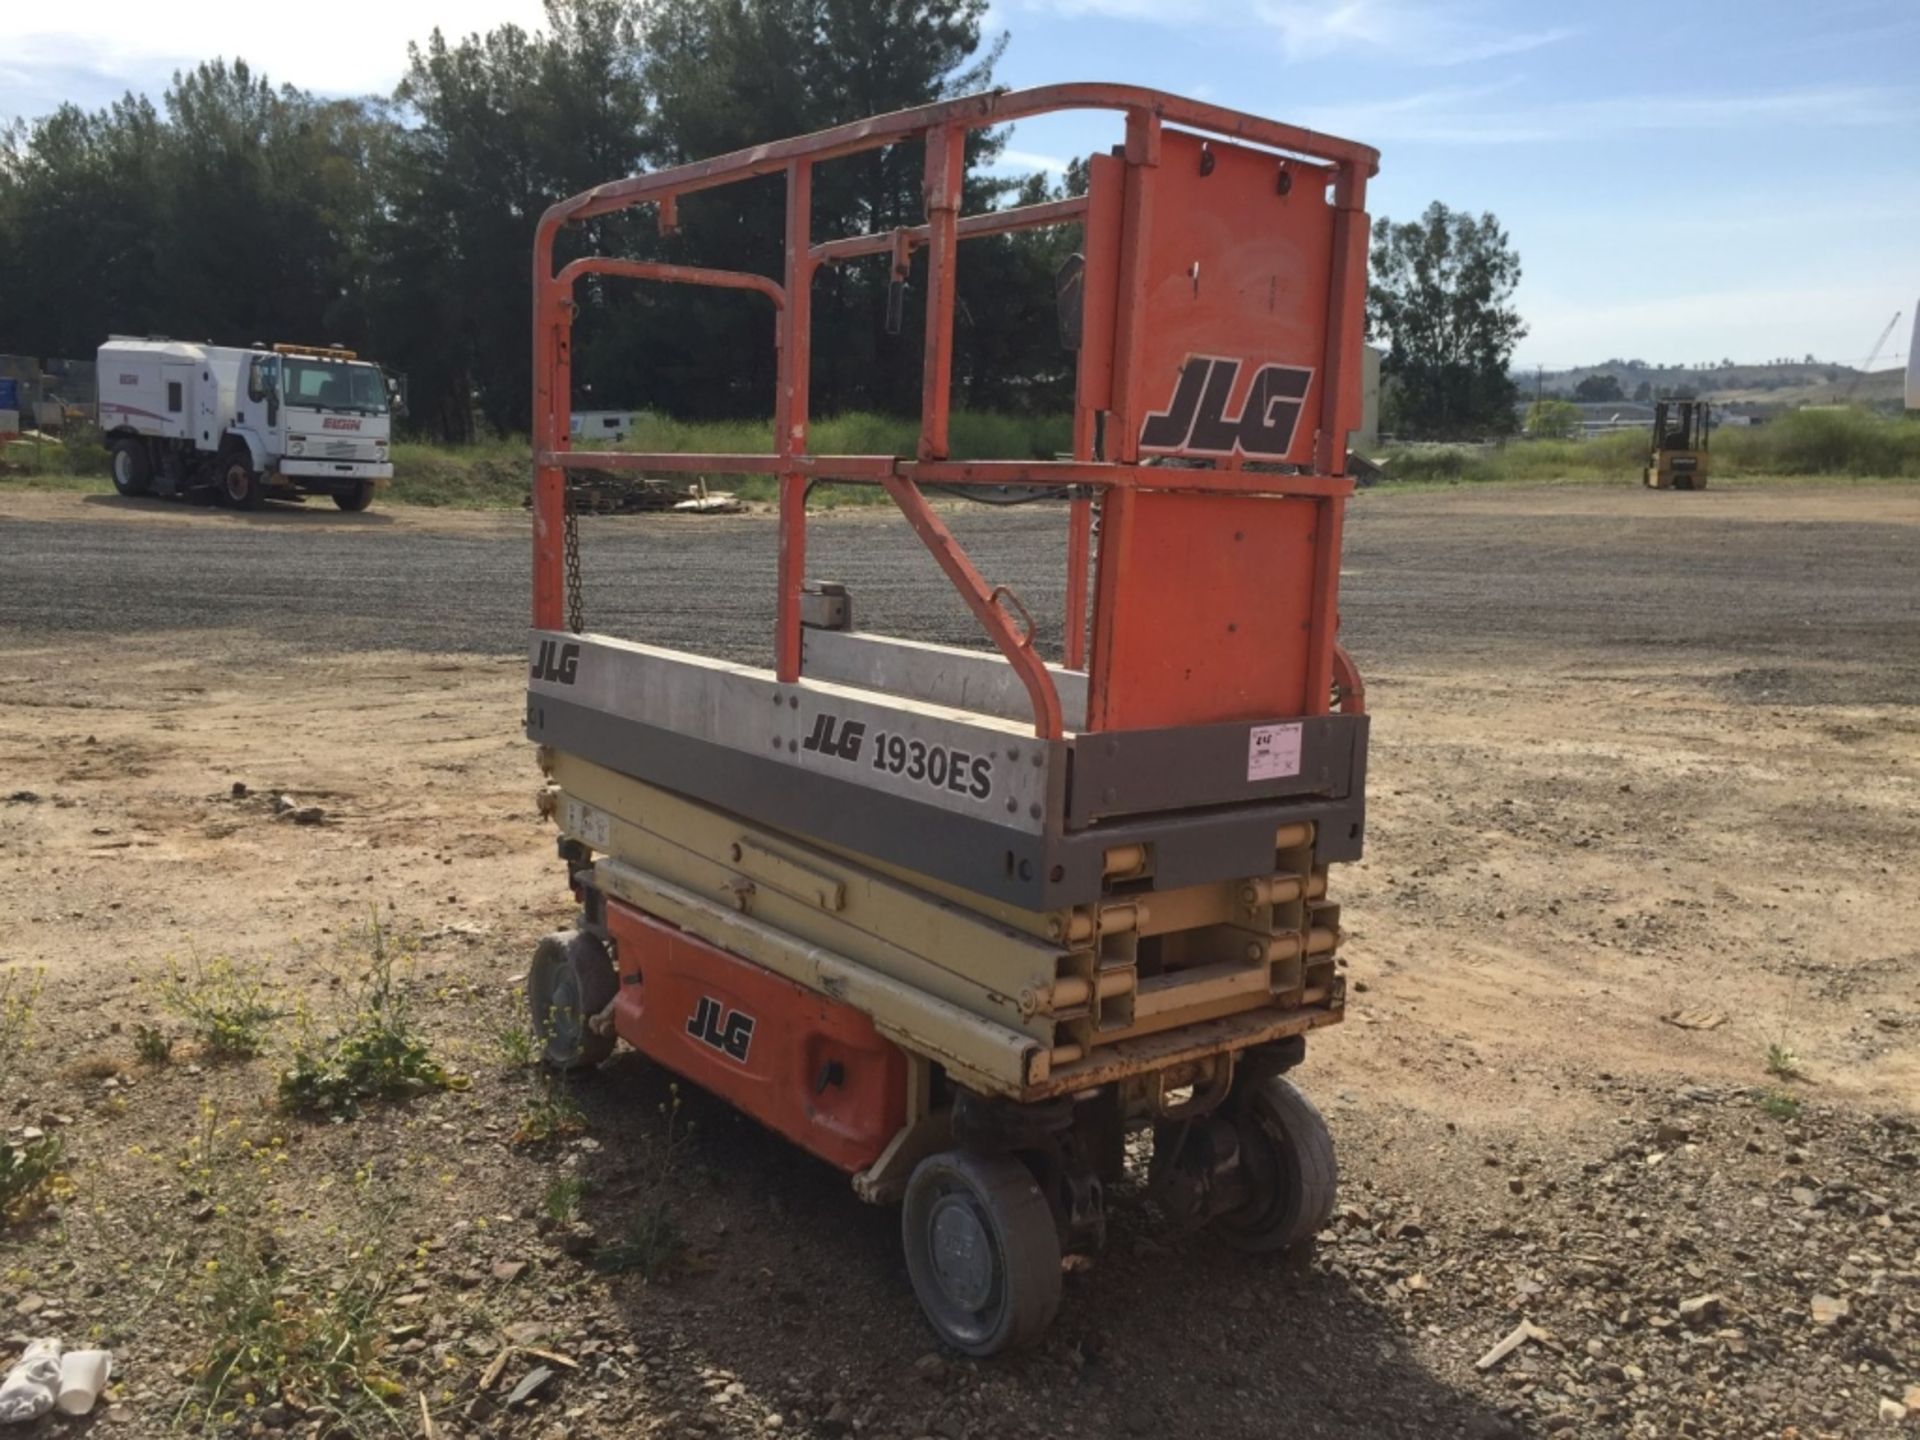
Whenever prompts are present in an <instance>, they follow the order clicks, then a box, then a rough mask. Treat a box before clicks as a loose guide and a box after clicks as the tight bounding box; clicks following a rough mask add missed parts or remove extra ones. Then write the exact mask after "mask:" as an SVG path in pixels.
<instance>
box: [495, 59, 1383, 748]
mask: <svg viewBox="0 0 1920 1440" xmlns="http://www.w3.org/2000/svg"><path fill="white" fill-rule="evenodd" d="M1068 109H1102V110H1111V111H1119V112H1122V113H1123V114H1124V115H1125V117H1126V149H1125V153H1126V156H1127V158H1128V160H1129V161H1131V162H1132V163H1136V164H1153V163H1156V161H1157V153H1158V148H1159V137H1160V129H1161V125H1162V124H1163V122H1167V121H1171V122H1173V123H1175V124H1179V125H1183V126H1187V127H1190V128H1192V129H1195V130H1199V131H1206V132H1210V133H1212V134H1216V135H1220V136H1224V137H1229V138H1232V139H1235V140H1238V141H1242V142H1247V143H1251V144H1256V145H1261V146H1265V147H1268V148H1271V149H1274V150H1277V151H1282V152H1289V153H1293V154H1299V155H1303V156H1309V157H1312V158H1314V159H1315V160H1317V161H1321V162H1331V164H1332V166H1333V173H1334V176H1335V179H1334V182H1333V189H1334V192H1335V193H1334V203H1335V209H1336V215H1335V226H1336V229H1335V245H1334V249H1333V264H1334V273H1333V275H1332V277H1331V283H1330V286H1329V302H1328V303H1329V316H1328V326H1327V342H1326V352H1325V354H1324V355H1323V357H1322V360H1323V365H1324V373H1325V375H1326V381H1325V383H1324V384H1323V386H1322V407H1323V415H1322V417H1321V423H1320V431H1319V434H1320V439H1319V442H1318V443H1317V444H1316V447H1315V456H1314V469H1315V471H1316V472H1317V473H1314V474H1310V475H1298V474H1280V473H1272V472H1263V471H1255V470H1246V469H1242V468H1240V467H1239V465H1238V463H1237V459H1236V460H1230V461H1229V462H1227V463H1226V464H1225V465H1223V466H1222V468H1219V469H1213V470H1200V469H1189V468H1183V467H1160V466H1151V465H1142V464H1140V463H1138V462H1139V458H1140V457H1139V454H1138V449H1137V443H1136V441H1135V439H1134V437H1132V436H1127V435H1123V436H1121V437H1119V440H1118V443H1117V444H1116V445H1115V446H1114V447H1113V448H1114V449H1115V451H1116V454H1115V456H1114V457H1113V458H1111V459H1108V458H1105V457H1101V458H1098V459H1096V457H1095V453H1094V442H1093V425H1092V423H1091V417H1090V416H1087V415H1085V414H1083V413H1080V412H1079V411H1078V410H1077V411H1076V417H1075V426H1074V459H1073V460H1072V461H1004V460H999V461H982V460H965V461H955V460H952V459H951V458H950V455H949V428H948V427H949V402H950V392H951V377H952V361H953V324H954V281H955V275H956V273H957V266H956V260H957V250H958V246H959V243H960V242H961V241H962V240H966V239H973V238H979V237H982V236H988V235H1003V234H1010V233H1014V232H1017V231H1021V230H1028V229H1035V228H1040V227H1045V226H1053V225H1061V224H1070V223H1074V222H1076V221H1080V220H1082V219H1083V218H1084V217H1085V216H1086V214H1087V211H1088V201H1087V200H1086V199H1085V198H1083V197H1074V198H1070V199H1066V200H1059V201H1049V202H1046V203H1043V204H1037V205H1030V206H1022V207H1017V208H1014V209H1009V210H1004V211H992V212H987V213H985V214H980V215H970V216H962V215H960V213H959V210H960V197H961V192H962V186H963V181H964V176H965V142H966V137H967V135H968V133H969V132H971V131H974V130H978V129H983V128H988V127H991V126H995V125H1002V124H1006V123H1009V122H1011V121H1014V120H1019V119H1026V118H1031V117H1033V116H1037V115H1042V114H1048V113H1052V112H1056V111H1061V110H1068ZM912 139H920V140H922V141H924V143H925V148H926V159H925V170H924V194H925V201H926V212H927V220H926V223H925V224H922V225H918V226H911V227H902V228H899V229H895V230H891V231H887V232H882V233H877V234H871V235H857V236H849V237H844V238H839V239H831V240H824V241H820V242H818V243H816V242H815V241H814V239H813V237H812V235H811V233H810V219H811V209H812V185H813V167H814V165H816V164H818V163H820V162H823V161H826V160H832V159H837V158H841V157H844V156H847V155H852V154H857V153H859V152H861V151H865V150H872V149H877V148H881V147H884V146H888V145H893V144H897V143H900V142H901V141H905V140H912ZM1377 166H1378V155H1377V153H1376V152H1375V151H1373V150H1372V149H1370V148H1369V147H1367V146H1364V145H1358V144H1354V143H1353V142H1350V141H1345V140H1338V139H1335V138H1333V137H1330V136H1325V135H1320V134H1317V133H1315V132H1313V131H1311V130H1306V129H1303V128H1300V127H1298V126H1292V125H1286V124H1282V123H1280V122H1277V121H1272V120H1265V119H1261V118H1260V117H1257V116H1252V115H1246V114H1242V113H1240V112H1237V111H1232V110H1228V109H1224V108H1222V107H1220V106H1215V105H1208V104H1204V103H1201V102H1198V101H1193V100H1186V99H1182V98H1180V97H1177V96H1172V95H1167V94H1163V93H1161V92H1158V91H1153V90H1147V89H1143V88H1141V87H1137V86H1126V85H1108V84H1068V85H1055V86H1047V87H1042V88H1039V89H1034V90H1027V91H1016V92H1002V93H999V94H989V95H978V96H970V97H966V98H964V99H958V100H952V101H946V102H942V103H939V104H935V105H928V106H922V107H919V108H917V109H912V110H903V111H898V112H896V113H894V114H891V115H883V116H877V117H874V118H872V119H868V120H862V121H858V122H855V123H853V124H850V125H842V126H838V127H835V128H833V129H830V130H824V131H820V132H818V133H817V134H813V135H807V136H801V137H798V138H795V139H791V140H784V141H780V142H776V143H773V144H767V145H760V146H754V147H752V148H750V149H746V150H740V151H735V152H733V153H732V154H729V155H722V156H719V157H716V158H714V159H710V160H703V161H699V162H696V163H693V164H688V165H681V166H675V167H672V168H669V169H665V170H660V171H656V172H653V173H651V174H647V175H639V176H634V177H632V178H629V179H625V180H618V181H614V182H611V183H609V184H606V185H601V186H598V187H596V188H594V189H592V190H589V191H586V192H584V193H582V194H580V195H576V196H574V197H573V198H572V199H569V200H565V201H562V202H560V203H559V204H556V205H554V206H553V207H552V208H550V209H549V210H548V211H547V212H546V213H545V214H544V215H543V216H542V217H541V220H540V224H539V227H538V230H537V232H536V237H535V245H534V299H533V306H534V353H533V371H534V415H533V428H534V466H535V472H534V493H533V510H534V585H533V623H534V625H535V627H536V628H539V629H548V630H552V629H559V628H561V626H562V624H563V616H564V614H565V613H566V588H565V587H566V575H565V562H564V554H563V549H564V547H563V544H562V532H563V523H562V522H563V517H564V514H565V487H566V479H565V476H566V472H567V471H569V470H587V469H592V470H616V471H617V470H637V471H647V472H656V473H700V474H713V475H719V474H737V475H748V474H768V475H774V476H777V477H778V480H779V527H780V541H779V565H778V579H777V585H778V597H777V606H776V621H775V627H776V628H775V644H774V657H775V671H776V673H777V676H778V678H779V679H780V681H781V682H782V683H786V684H791V683H794V682H795V681H797V680H798V679H799V676H800V664H801V628H800V614H801V606H800V597H801V591H802V588H803V586H804V584H805V579H806V514H805V500H806V491H807V488H808V486H809V484H810V483H811V482H813V481H815V480H820V479H830V480H838V481H848V482H855V483H869V484H878V485H881V486H882V487H884V488H885V489H886V491H887V493H888V495H889V496H890V497H891V498H892V500H893V502H894V503H895V505H896V506H897V507H898V508H899V509H900V511H901V513H902V514H903V515H904V516H905V518H906V519H907V521H908V523H909V525H910V526H911V527H912V529H913V530H914V533H915V534H916V536H918V538H919V539H920V541H921V543H922V544H924V545H925V546H926V548H927V550H928V552H929V553H930V554H931V555H932V557H933V558H934V560H935V562H936V563H937V564H939V566H940V568H941V569H942V571H943V572H944V573H945V574H946V575H947V576H948V578H949V579H950V580H951V581H952V583H953V585H954V587H955V589H956V590H957V591H958V592H959V594H960V596H961V598H962V600H963V601H964V602H965V603H966V605H967V607H968V609H969V610H970V611H971V612H972V613H973V615H974V617H975V618H976V619H977V620H978V621H979V623H980V625H981V627H982V629H983V630H984V631H985V632H986V635H987V637H988V638H989V639H990V640H991V641H992V643H993V645H994V647H995V649H996V650H998V651H999V653H1000V654H1001V655H1002V656H1003V657H1004V658H1005V660H1006V661H1007V663H1008V664H1009V665H1010V666H1011V667H1012V668H1013V670H1014V672H1015V673H1016V674H1017V675H1018V676H1019V678H1020V680H1021V682H1022V684H1023V685H1024V686H1025V688H1026V690H1027V692H1028V696H1029V698H1030V700H1031V702H1032V706H1033V720H1034V732H1035V734H1036V735H1037V736H1039V737H1041V738H1043V739H1058V738H1059V737H1060V735H1061V733H1062V715H1061V705H1060V697H1059V694H1058V692H1057V690H1056V688H1055V686H1054V683H1053V679H1052V677H1051V675H1050V674H1049V673H1048V671H1047V667H1046V665H1045V663H1044V661H1043V660H1042V658H1041V656H1040V655H1039V653H1038V652H1037V651H1036V649H1035V643H1034V626H1033V623H1032V620H1031V617H1029V616H1028V615H1027V614H1026V613H1025V610H1024V607H1022V606H1020V605H1019V602H1018V601H1017V599H1016V598H1015V597H1013V595H1012V593H1011V592H1010V591H1009V590H1008V589H1007V588H1006V587H1004V586H996V585H993V584H992V583H991V582H989V581H988V580H987V579H986V578H985V577H984V576H982V575H981V574H980V572H979V571H978V569H977V568H976V567H975V566H974V565H973V563H972V561H971V560H970V559H969V558H968V557H967V555H966V553H965V551H964V549H963V548H962V547H961V545H960V544H959V542H958V541H957V540H956V539H955V538H954V536H953V534H952V532H951V531H950V530H949V529H948V528H947V527H946V525H945V524H944V523H943V522H942V521H941V519H940V517H939V515H938V514H937V513H936V512H935V511H934V510H933V508H932V507H931V506H930V505H929V504H928V503H927V499H926V496H925V494H924V493H923V492H922V490H921V486H922V485H923V484H937V485H941V486H1004V485H1040V486H1068V487H1073V488H1074V489H1075V491H1076V494H1075V498H1074V500H1073V502H1072V504H1071V507H1070V510H1069V528H1068V545H1067V569H1068V577H1067V579H1068V585H1067V590H1068V594H1067V614H1066V660H1067V664H1068V665H1069V666H1070V667H1073V668H1079V667H1081V666H1082V665H1084V663H1085V658H1086V655H1085V634H1086V604H1087V575H1088V556H1089V553H1090V532H1091V523H1092V508H1091V504H1090V503H1089V500H1088V498H1087V496H1088V493H1089V492H1092V491H1105V492H1119V493H1121V494H1125V493H1127V492H1130V491H1143V490H1162V491H1165V490H1171V491H1188V492H1196V493H1215V494H1268V495H1292V496H1307V497H1313V498H1315V499H1318V500H1321V501H1336V500H1338V499H1339V498H1341V497H1344V496H1345V495H1346V494H1348V493H1350V491H1351V487H1352V482H1351V481H1350V480H1348V479H1346V478H1345V477H1344V476H1343V475H1342V474H1341V468H1342V461H1343V452H1341V451H1337V450H1336V448H1335V447H1334V444H1333V438H1332V437H1333V436H1334V435H1335V434H1336V432H1337V430H1338V428H1339V427H1338V424H1337V421H1338V418H1339V407H1340V404H1341V398H1340V397H1341V395H1342V393H1343V382H1342V376H1343V375H1344V374H1345V373H1346V371H1347V369H1348V368H1349V367H1350V366H1351V365H1352V363H1353V357H1351V356H1349V355H1346V354H1344V353H1343V346H1344V343H1345V341H1344V336H1345V335H1346V334H1347V333H1348V331H1349V329H1350V328H1351V326H1350V324H1349V323H1348V322H1349V321H1350V320H1351V319H1352V318H1353V317H1352V316H1351V315H1349V314H1348V313H1347V309H1348V307H1352V306H1354V305H1356V304H1357V303H1358V302H1357V299H1356V295H1357V294H1358V287H1356V286H1354V285H1353V284H1351V283H1350V281H1351V279H1352V277H1351V275H1350V274H1349V273H1348V271H1349V267H1350V265H1351V263H1352V261H1351V253H1352V251H1353V249H1354V245H1353V243H1352V235H1351V234H1350V233H1349V230H1348V226H1349V221H1350V217H1351V216H1352V215H1354V214H1356V213H1358V212H1359V211H1360V210H1361V205H1362V197H1363V195H1364V189H1365V183H1366V180H1367V178H1368V177H1370V176H1371V175H1372V174H1374V173H1375V171H1376V170H1377ZM776 174H779V175H784V177H785V181H786V226H785V250H786V262H785V274H784V279H783V281H775V280H774V279H772V278H770V277H767V276H762V275H754V274H747V273H742V272H738V271H727V270H714V269H706V268H702V267H697V266H681V265H667V264H660V263H654V262H644V261H636V260H623V259H617V258H610V257H600V256H593V257H587V258H584V259H579V260H574V261H571V262H569V263H568V264H567V265H565V266H563V267H561V269H560V270H559V271H558V272H557V273H556V272H555V270H554V264H553V262H554V251H555V243H556V239H557V236H558V234H559V231H560V230H561V228H562V227H564V226H566V225H569V224H577V223H580V222H582V221H585V220H588V219H591V218H594V217H597V216H602V215H608V214H612V213H615V212H618V211H621V210H625V209H629V208H632V207H634V206H637V205H642V204H653V205H655V206H656V207H657V211H658V217H659V223H660V226H661V229H662V231H663V233H671V232H672V231H673V230H674V229H675V228H676V227H677V224H678V214H677V202H678V200H679V198H680V197H681V196H683V195H688V194H694V193H697V192H699V191H703V190H709V189H713V188H715V187H718V186H722V185H729V184H734V183H738V182H740V181H744V180H748V179H752V178H755V177H758V176H769V175H776ZM1363 218H1364V217H1363ZM1361 243H1362V244H1364V235H1362V236H1361ZM922 248H924V249H925V250H926V251H927V256H928V265H927V286H926V289H927V294H926V339H925V348H924V356H923V372H922V404H921V429H920V436H919V440H918V444H917V446H916V454H915V458H914V459H913V460H912V461H906V460H901V459H898V458H896V457H894V456H888V455H814V454H812V453H810V451H809V450H808V446H807V427H808V377H809V368H810V358H811V319H812V282H813V278H814V275H815V273H816V271H817V270H818V268H819V267H820V266H821V265H823V264H833V263H838V262H840V261H843V260H848V259H852V258H856V257H860V256H872V255H891V256H892V257H893V264H894V268H895V273H896V275H903V274H904V272H905V268H906V266H907V264H908V263H909V262H910V260H911V256H912V252H913V251H914V250H915V249H922ZM1142 264H1143V262H1142V261H1141V260H1140V259H1139V257H1138V256H1135V257H1133V259H1132V261H1131V266H1130V268H1129V269H1128V270H1127V271H1126V274H1125V275H1124V277H1123V285H1130V286H1131V287H1132V288H1133V290H1134V291H1135V292H1138V291H1139V290H1140V289H1141V288H1142V286H1143V285H1144V272H1143V270H1142ZM587 275H612V276H619V277H624V278H629V279H634V280H639V281H645V282H652V283H665V284H690V285H702V286H708V287H713V288H721V289H735V290H748V291H754V292H757V293H759V294H762V295H765V296H766V297H767V298H768V299H769V300H771V301H772V302H773V304H774V307H775V344H776V346H777V347H778V378H777V384H776V389H777V394H776V397H775V407H774V410H775V426H774V432H775V433H774V445H773V448H772V450H771V451H770V452H768V453H765V454H720V455H697V454H684V453H674V454H658V453H653V454H643V453H637V452H628V451H588V450H575V449H574V448H573V447H572V443H571V439H570V429H571V426H570V414H571V409H572V404H571V392H572V369H571V367H572V350H571V346H572V324H573V318H574V314H575V310H576V306H575V303H574V300H573V287H574V285H575V283H576V282H577V281H578V280H580V279H581V278H582V277H584V276H587ZM1134 298H1135V299H1136V300H1137V299H1138V298H1139V296H1138V294H1137V293H1136V294H1135V295H1134ZM1134 309H1135V310H1137V309H1138V307H1137V306H1136V307H1134ZM1131 313H1134V311H1132V310H1129V309H1128V307H1126V306H1125V305H1121V306H1120V308H1119V313H1118V314H1117V315H1116V316H1115V317H1114V320H1115V328H1116V330H1117V331H1118V332H1122V333H1119V334H1118V335H1117V340H1118V349H1117V355H1118V359H1119V361H1120V362H1121V363H1124V362H1125V359H1126V356H1127V354H1128V353H1129V352H1128V344H1129V341H1128V338H1127V336H1126V334H1125V333H1124V330H1125V327H1126V325H1127V323H1128V316H1129V314H1131ZM1136 343H1137V342H1136ZM1323 509H1325V510H1326V511H1327V513H1328V515H1329V516H1330V521H1331V524H1332V526H1334V527H1337V525H1338V506H1337V505H1325V506H1323ZM1112 520H1113V523H1115V524H1124V523H1125V513H1124V507H1123V508H1122V510H1121V511H1120V513H1118V514H1116V515H1115V516H1113V517H1112ZM1334 538H1335V540H1336V542H1337V528H1336V534H1335V537H1334ZM1321 553H1322V555H1323V556H1332V555H1337V554H1338V547H1337V543H1334V544H1331V545H1324V546H1322V547H1321ZM1326 593H1328V594H1331V584H1330V583H1329V584H1328V585H1327V586H1326ZM1330 620H1331V617H1330V616H1326V617H1316V628H1317V629H1318V628H1319V622H1320V621H1327V622H1330ZM1331 633H1332V632H1331V625H1330V623H1328V624H1327V627H1326V630H1325V634H1326V636H1327V638H1326V639H1325V641H1324V642H1318V643H1323V644H1325V645H1330V644H1331V638H1330V637H1331Z"/></svg>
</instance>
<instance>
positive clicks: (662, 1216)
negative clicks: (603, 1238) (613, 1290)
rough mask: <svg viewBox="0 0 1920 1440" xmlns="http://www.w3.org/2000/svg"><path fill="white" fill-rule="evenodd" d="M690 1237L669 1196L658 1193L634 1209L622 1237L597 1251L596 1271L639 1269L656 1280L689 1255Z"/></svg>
mask: <svg viewBox="0 0 1920 1440" xmlns="http://www.w3.org/2000/svg"><path fill="white" fill-rule="evenodd" d="M686 1250H687V1239H686V1236H684V1235H683V1234H681V1233H680V1222H679V1221H677V1220H676V1219H674V1217H673V1212H672V1210H671V1209H669V1208H668V1205H667V1201H666V1198H665V1197H664V1196H659V1195H656V1196H655V1197H654V1198H653V1199H651V1200H649V1201H648V1202H647V1203H646V1204H644V1205H642V1206H641V1207H640V1208H639V1209H638V1210H636V1211H635V1212H634V1215H633V1218H632V1219H631V1220H629V1221H628V1222H627V1228H626V1229H625V1230H623V1231H621V1233H620V1238H619V1239H617V1240H615V1241H614V1242H613V1243H612V1244H610V1245H603V1246H601V1247H600V1248H599V1249H598V1250H597V1251H595V1252H594V1257H593V1264H594V1268H595V1269H596V1270H601V1271H604V1272H605V1273H607V1274H609V1275H624V1274H627V1273H629V1272H636V1271H637V1272H638V1273H639V1274H640V1275H641V1276H642V1277H644V1278H645V1279H648V1280H653V1279H657V1278H658V1277H659V1276H661V1275H663V1274H665V1273H666V1272H667V1271H668V1270H670V1269H672V1268H673V1267H674V1266H676V1265H678V1264H679V1263H680V1260H681V1257H682V1256H684V1255H685V1254H686Z"/></svg>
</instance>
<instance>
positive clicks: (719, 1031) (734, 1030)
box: [687, 995, 753, 1065]
mask: <svg viewBox="0 0 1920 1440" xmlns="http://www.w3.org/2000/svg"><path fill="white" fill-rule="evenodd" d="M687 1034H689V1035H691V1036H693V1038H694V1039H696V1040H698V1041H699V1042H700V1043H701V1044H702V1045H711V1046H712V1047H713V1048H714V1049H716V1050H718V1051H719V1052H720V1053H721V1054H722V1055H726V1056H729V1057H731V1058H732V1059H735V1060H738V1061H739V1062H740V1063H741V1064H742V1065H744V1064H746V1063H747V1051H748V1050H750V1049H752V1048H753V1017H752V1016H751V1015H749V1014H747V1013H746V1011H744V1010H729V1009H727V1007H726V1006H724V1005H722V1004H721V1003H720V1002H719V1001H718V1000H716V999H714V998H713V997H712V996H711V995H702V996H701V997H700V1003H699V1004H697V1005H695V1006H694V1007H693V1014H692V1015H690V1016H689V1017H688V1018H687Z"/></svg>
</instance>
